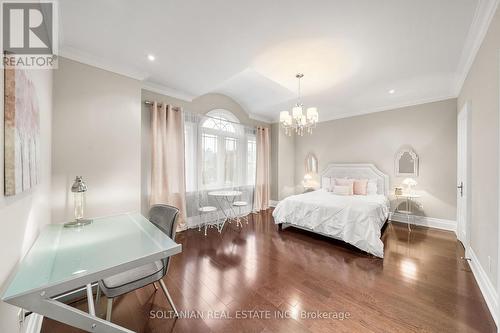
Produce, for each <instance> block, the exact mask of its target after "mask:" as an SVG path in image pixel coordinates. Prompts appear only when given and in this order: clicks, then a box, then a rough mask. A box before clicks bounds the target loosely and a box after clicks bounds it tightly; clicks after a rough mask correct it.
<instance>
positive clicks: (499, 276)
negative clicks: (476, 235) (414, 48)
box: [497, 51, 500, 333]
mask: <svg viewBox="0 0 500 333" xmlns="http://www.w3.org/2000/svg"><path fill="white" fill-rule="evenodd" d="M497 60H498V87H497V88H498V91H497V93H498V106H499V108H498V112H499V114H500V51H499V52H498V59H497ZM498 126H499V127H498V128H500V119H499V123H498ZM498 146H499V149H498V151H497V154H498V158H499V159H500V135H499V140H498ZM497 186H498V190H499V193H500V162H499V166H498V185H497ZM497 225H498V238H497V247H498V256H497V260H500V194H499V196H498V224H497ZM499 287H500V272H499V270H498V265H497V298H498V301H497V304H500V292H499V291H498V289H499ZM497 308H498V309H497V320H498V319H500V306H497ZM497 332H498V333H500V325H497Z"/></svg>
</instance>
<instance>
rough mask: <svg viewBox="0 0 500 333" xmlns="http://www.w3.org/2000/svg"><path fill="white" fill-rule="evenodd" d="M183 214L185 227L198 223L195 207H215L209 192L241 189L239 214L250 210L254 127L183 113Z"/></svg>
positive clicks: (252, 196)
mask: <svg viewBox="0 0 500 333" xmlns="http://www.w3.org/2000/svg"><path fill="white" fill-rule="evenodd" d="M184 135H185V139H184V142H185V153H184V154H185V163H186V216H187V225H188V227H195V226H197V225H198V224H199V222H200V221H199V219H200V215H199V212H198V208H199V207H201V206H215V207H217V208H219V207H218V205H217V202H216V200H215V199H214V198H213V197H211V196H209V195H207V194H208V192H210V191H215V190H222V189H231V190H238V191H241V192H242V195H241V196H240V197H237V198H236V200H237V201H246V202H248V206H246V207H243V208H242V211H241V213H244V214H247V213H250V212H251V211H252V207H253V199H254V189H255V174H256V172H255V167H256V130H255V128H250V127H246V126H244V125H241V124H237V123H233V122H228V121H227V120H225V119H223V118H220V119H218V118H217V117H208V116H205V115H200V114H196V113H191V112H184Z"/></svg>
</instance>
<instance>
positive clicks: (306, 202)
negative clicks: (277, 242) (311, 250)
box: [273, 189, 389, 258]
mask: <svg viewBox="0 0 500 333" xmlns="http://www.w3.org/2000/svg"><path fill="white" fill-rule="evenodd" d="M273 216H274V221H275V223H276V224H279V223H289V224H292V225H297V226H300V227H302V228H306V229H309V230H311V231H314V232H317V233H322V234H325V235H327V236H330V237H333V238H337V239H341V240H343V241H344V242H346V243H349V244H352V245H354V246H356V247H357V248H359V249H361V250H363V251H366V252H368V253H371V254H373V255H375V256H377V257H380V258H383V257H384V244H383V243H382V240H381V239H380V235H381V229H382V226H383V225H384V222H385V221H386V220H387V217H388V216H389V208H388V200H387V198H386V197H385V196H383V195H353V196H342V195H335V194H332V193H331V192H327V191H325V190H323V189H320V190H317V191H314V192H308V193H304V194H299V195H293V196H290V197H287V198H286V199H284V200H282V201H280V203H279V204H278V205H277V206H276V208H275V209H274V212H273Z"/></svg>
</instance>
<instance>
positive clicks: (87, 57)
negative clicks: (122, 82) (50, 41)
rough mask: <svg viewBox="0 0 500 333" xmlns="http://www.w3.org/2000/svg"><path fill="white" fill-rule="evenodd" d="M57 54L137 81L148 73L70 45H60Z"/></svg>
mask: <svg viewBox="0 0 500 333" xmlns="http://www.w3.org/2000/svg"><path fill="white" fill-rule="evenodd" d="M59 56H61V57H64V58H67V59H70V60H74V61H77V62H81V63H82V64H86V65H89V66H92V67H96V68H100V69H104V70H106V71H108V72H112V73H116V74H120V75H123V76H126V77H129V78H132V79H135V80H139V81H143V80H144V79H146V78H147V77H148V76H149V73H146V72H143V71H140V70H136V69H133V68H131V67H130V66H123V65H119V64H115V63H112V62H110V61H107V60H104V59H101V58H99V57H96V56H93V55H91V54H89V53H87V52H84V51H82V50H79V49H77V48H74V47H71V46H63V47H61V49H60V51H59Z"/></svg>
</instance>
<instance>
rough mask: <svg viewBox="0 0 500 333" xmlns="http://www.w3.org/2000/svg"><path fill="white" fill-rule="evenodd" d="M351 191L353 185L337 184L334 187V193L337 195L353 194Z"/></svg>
mask: <svg viewBox="0 0 500 333" xmlns="http://www.w3.org/2000/svg"><path fill="white" fill-rule="evenodd" d="M351 191H352V186H342V185H335V187H334V188H333V194H337V195H351Z"/></svg>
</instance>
